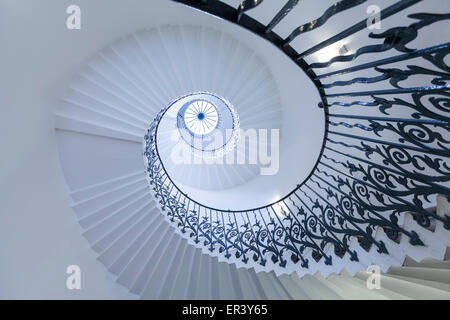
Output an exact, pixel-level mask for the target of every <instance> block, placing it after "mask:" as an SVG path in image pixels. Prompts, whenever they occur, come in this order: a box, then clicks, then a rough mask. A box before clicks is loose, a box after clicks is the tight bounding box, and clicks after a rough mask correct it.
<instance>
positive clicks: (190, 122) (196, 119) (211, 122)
mask: <svg viewBox="0 0 450 320" xmlns="http://www.w3.org/2000/svg"><path fill="white" fill-rule="evenodd" d="M218 123H219V114H218V113H217V109H216V107H215V106H214V105H212V104H211V103H209V102H208V101H205V100H197V101H194V102H192V103H191V104H190V105H188V107H187V108H186V110H185V112H184V124H185V125H186V128H187V129H188V130H189V131H191V132H192V133H193V134H197V135H207V134H210V133H211V132H213V130H214V129H216V127H217V124H218Z"/></svg>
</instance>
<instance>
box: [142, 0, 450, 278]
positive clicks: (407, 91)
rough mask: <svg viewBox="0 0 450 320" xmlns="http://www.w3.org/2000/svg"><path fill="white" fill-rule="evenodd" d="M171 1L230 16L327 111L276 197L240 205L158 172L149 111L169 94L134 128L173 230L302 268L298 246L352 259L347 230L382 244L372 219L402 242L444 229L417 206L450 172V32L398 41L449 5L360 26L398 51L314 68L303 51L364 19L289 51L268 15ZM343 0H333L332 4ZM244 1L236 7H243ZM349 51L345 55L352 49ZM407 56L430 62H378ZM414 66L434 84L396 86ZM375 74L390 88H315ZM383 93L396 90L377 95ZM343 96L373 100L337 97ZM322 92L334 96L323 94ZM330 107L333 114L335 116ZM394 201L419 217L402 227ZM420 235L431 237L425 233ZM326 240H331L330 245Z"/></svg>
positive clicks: (329, 258) (317, 254) (408, 2)
mask: <svg viewBox="0 0 450 320" xmlns="http://www.w3.org/2000/svg"><path fill="white" fill-rule="evenodd" d="M175 1H177V2H181V3H184V4H186V5H189V6H191V7H194V8H197V9H199V10H202V11H205V12H208V13H210V14H213V15H216V16H219V17H221V18H223V19H226V20H228V21H230V22H233V23H236V24H238V25H240V26H242V27H244V28H246V29H248V30H250V31H252V32H254V33H256V34H257V35H259V36H260V37H262V38H264V39H266V40H268V41H270V42H271V43H272V44H274V45H275V46H277V47H278V48H279V49H280V50H282V51H283V52H284V54H286V55H287V56H288V57H290V58H291V60H292V61H293V62H294V63H295V64H297V65H298V66H299V67H301V68H302V69H303V70H304V71H305V72H306V74H307V75H308V76H309V77H310V78H311V79H312V81H313V82H314V84H315V85H316V87H317V89H318V90H319V93H320V95H321V100H322V101H321V102H320V103H319V107H322V108H324V112H325V115H326V123H325V132H326V134H325V138H324V142H323V146H322V151H321V153H320V157H319V159H318V161H317V163H316V165H315V167H314V169H313V171H312V172H311V174H310V175H309V176H308V178H307V179H305V181H303V182H302V184H300V185H298V186H297V187H296V188H295V189H294V190H293V191H292V192H290V193H289V194H287V195H286V196H285V197H283V198H282V199H280V200H278V201H275V202H273V203H270V204H268V205H265V206H261V207H258V208H252V209H249V210H223V209H217V208H213V207H209V206H204V205H202V204H201V203H199V202H197V201H195V200H194V199H192V198H191V197H189V196H188V195H187V194H186V193H184V192H183V191H182V190H180V188H179V187H178V186H177V185H176V184H175V183H174V182H173V181H172V179H171V178H170V177H169V175H168V173H167V171H166V169H165V167H164V164H163V163H162V161H161V159H160V156H159V152H158V146H157V133H158V126H159V122H160V120H161V119H162V117H163V116H164V114H165V113H166V111H167V110H168V109H169V108H170V106H171V105H172V104H170V105H168V106H167V107H166V108H164V109H162V110H161V111H160V112H159V113H158V115H157V116H156V118H155V120H154V121H153V122H152V124H151V126H150V129H149V130H148V132H147V134H146V136H145V144H144V155H145V161H146V167H147V173H148V177H149V183H150V184H151V185H152V186H153V191H154V194H155V197H156V198H157V199H159V203H160V205H161V206H162V209H163V210H165V211H166V212H167V215H168V216H169V217H170V220H171V221H172V222H175V221H176V223H177V226H178V227H179V228H180V230H181V232H182V233H185V234H187V235H188V236H189V237H190V238H192V239H193V240H194V242H195V243H200V241H203V243H202V245H203V246H207V247H208V249H209V250H210V251H215V250H216V249H218V251H219V252H220V253H224V255H225V257H226V258H230V257H231V254H232V252H234V254H235V256H236V258H238V259H239V260H241V261H243V262H244V263H247V262H248V261H249V257H250V256H251V258H252V260H253V261H254V262H255V263H259V264H261V265H263V266H264V265H266V264H267V262H268V261H271V263H273V264H278V265H279V266H281V267H286V265H287V263H291V262H292V263H294V264H296V263H297V262H299V261H301V266H302V268H304V269H307V268H308V266H309V258H308V257H309V254H308V252H310V256H311V257H312V258H313V259H314V260H315V261H320V260H322V259H323V262H324V265H328V266H330V265H332V264H333V259H336V257H339V258H346V259H348V261H358V260H359V255H358V249H357V248H356V247H355V244H354V243H353V244H352V241H353V240H354V239H356V240H357V243H359V245H360V246H361V247H362V248H363V249H364V250H366V251H370V250H371V249H372V248H375V249H376V252H377V253H378V254H389V250H388V246H387V245H386V243H385V241H386V240H381V239H379V238H375V232H376V231H377V230H378V229H382V230H383V231H384V233H385V234H386V236H387V238H388V239H389V240H392V243H391V244H390V246H392V245H397V244H398V243H399V241H400V238H401V237H406V238H407V239H408V241H409V243H410V244H411V245H413V246H423V245H424V244H425V243H424V242H423V241H424V240H423V237H422V236H421V234H422V231H421V229H420V228H425V229H427V230H428V231H431V232H434V227H433V225H436V224H442V226H443V227H444V229H447V230H450V216H448V215H438V214H437V213H435V212H432V211H429V210H426V209H425V208H424V206H425V203H427V202H429V197H430V196H433V195H436V194H443V195H446V196H447V197H450V189H449V188H448V187H447V186H446V184H448V183H449V182H450V167H449V166H448V164H446V163H448V159H450V147H449V144H450V139H449V136H448V133H449V132H450V124H449V122H450V117H449V116H447V115H446V114H448V113H450V107H449V106H450V92H448V91H450V85H448V84H446V81H449V80H450V68H449V67H448V66H447V65H446V64H445V62H444V58H445V56H446V55H447V54H448V53H450V44H449V43H446V44H442V45H439V46H433V47H430V48H425V49H420V50H411V49H406V47H405V45H406V44H408V43H409V42H411V41H413V40H414V39H415V38H416V37H417V36H418V32H419V30H420V29H422V28H425V27H428V26H430V25H432V24H434V23H437V22H439V21H443V20H446V19H450V14H443V15H437V14H428V13H420V14H415V15H410V16H409V17H410V18H413V19H416V20H419V22H416V23H413V24H411V25H409V26H404V27H397V28H391V29H389V30H387V31H384V32H382V33H380V34H377V35H373V34H371V38H373V39H384V40H385V42H384V43H388V44H390V45H389V47H388V48H385V47H382V48H381V47H377V46H374V47H371V52H372V53H376V52H384V51H386V50H390V49H396V50H398V51H401V52H403V53H404V54H402V55H401V56H396V57H392V58H387V59H382V60H377V61H373V62H371V63H365V64H363V65H360V66H353V67H351V68H343V69H342V70H340V71H339V70H338V71H333V72H331V73H327V74H323V75H316V74H315V72H314V69H320V68H321V67H322V64H311V65H308V64H307V63H306V62H305V61H304V60H303V57H305V56H307V55H311V54H314V52H315V51H317V50H319V49H320V48H324V47H327V46H329V45H331V44H333V43H335V42H336V41H337V40H339V39H343V38H345V37H347V36H348V35H351V34H353V33H355V32H358V31H360V30H362V27H363V21H361V22H359V23H357V24H355V25H354V26H351V27H349V28H348V29H346V30H344V31H343V32H341V33H339V34H337V35H335V36H333V37H331V38H330V39H328V40H325V41H322V42H321V43H320V44H318V45H316V46H314V47H313V48H311V49H308V50H306V51H305V52H303V53H301V54H298V53H297V52H296V51H295V50H294V49H293V48H292V47H290V46H289V45H287V44H286V42H285V41H284V40H283V39H282V38H281V37H279V36H278V35H276V34H275V33H274V32H273V31H271V29H272V28H268V27H270V26H264V25H262V24H261V23H259V22H257V21H256V20H254V19H252V18H250V17H249V16H247V15H246V14H244V13H243V11H242V9H243V8H241V7H239V8H237V9H234V8H231V7H230V6H228V5H226V4H224V3H222V2H221V1H217V0H209V1H194V0H175ZM420 1H421V0H401V1H398V2H396V3H394V4H393V5H391V6H390V7H387V8H385V9H383V10H382V11H381V13H380V18H381V19H384V18H387V17H389V16H392V15H394V14H396V13H398V12H401V11H402V10H404V9H406V8H408V7H410V6H412V5H414V4H416V3H418V2H420ZM344 2H345V8H346V7H348V8H350V7H354V6H355V5H357V4H359V3H364V2H365V1H357V0H355V1H347V0H346V1H341V3H344ZM261 3H262V1H259V2H258V5H260V4H261ZM352 3H354V5H353V4H352ZM296 4H297V2H296V1H290V2H289V4H286V5H285V6H284V7H283V9H282V10H281V11H280V12H278V13H277V16H276V19H275V18H274V19H273V20H272V21H274V22H273V23H276V24H278V23H280V21H281V20H282V18H283V17H284V16H285V15H286V14H287V13H288V12H289V11H290V10H291V9H292V7H293V6H295V5H296ZM345 8H344V7H342V11H343V9H345ZM250 9H251V8H250V7H247V8H245V10H246V11H247V10H250ZM283 10H286V12H283ZM337 11H339V10H337ZM337 11H336V12H333V14H337V13H338V12H337ZM237 17H239V18H237ZM323 20H325V19H323ZM325 22H326V21H324V23H325ZM311 32H313V31H311ZM414 34H415V36H412V35H414ZM405 50H406V51H405ZM361 52H362V51H361ZM405 52H406V53H405ZM340 57H341V58H340ZM342 57H344V58H342ZM356 58H357V56H354V57H351V60H354V59H356ZM412 58H421V59H425V60H427V61H428V62H430V63H431V64H433V65H434V67H435V68H436V69H439V71H436V70H430V69H426V68H423V67H418V66H408V69H406V70H402V69H393V68H390V69H381V68H379V66H380V65H383V64H387V63H393V62H399V61H405V60H409V59H412ZM347 60H350V58H345V56H338V57H335V58H332V59H330V61H329V62H328V64H330V63H332V62H333V61H347ZM328 64H327V63H325V64H323V65H328ZM370 68H373V70H375V71H376V72H379V73H382V76H379V77H374V78H365V77H356V78H354V79H353V80H347V81H335V82H333V83H332V84H329V85H323V84H322V83H321V82H320V79H322V78H325V77H327V78H328V77H333V76H339V74H343V73H346V74H347V73H352V72H358V71H360V70H366V69H370ZM417 75H428V76H432V77H434V78H433V79H432V81H431V82H432V84H433V85H429V84H426V85H424V86H422V87H415V88H403V87H400V86H399V82H401V81H404V80H406V79H408V78H409V77H413V76H417ZM382 81H388V82H389V83H390V85H391V86H393V87H394V88H393V89H392V88H389V89H385V90H376V91H373V90H372V91H359V92H355V91H352V92H343V93H338V94H336V93H334V94H327V93H326V92H325V90H326V89H329V88H331V87H333V86H336V85H339V86H340V87H343V88H346V87H349V86H352V85H353V84H356V83H360V84H370V83H373V82H382ZM383 95H396V97H395V98H391V99H387V98H382V97H380V96H383ZM405 95H407V96H406V98H405ZM342 97H364V98H363V99H369V100H370V98H371V99H372V100H371V101H362V100H361V101H355V102H348V101H346V100H345V99H343V98H342ZM407 98H409V100H408V99H407ZM329 99H330V100H331V99H333V100H335V101H333V102H330V103H329V102H328V100H329ZM423 100H427V103H425V102H423ZM411 101H412V102H411ZM394 107H395V108H401V109H402V110H405V112H411V113H410V116H409V118H408V117H407V116H405V117H392V116H389V112H390V110H391V109H392V108H394ZM330 108H333V110H334V109H335V108H340V110H342V111H341V113H331V112H330V111H329V109H330ZM349 108H360V109H361V108H371V110H374V111H377V112H379V113H380V115H379V116H372V115H370V116H369V115H364V116H362V115H358V114H353V113H346V109H349ZM360 109H356V110H360ZM361 110H364V109H361ZM334 118H338V119H339V120H338V121H334ZM331 127H332V129H330V128H331ZM356 130H357V131H356ZM393 137H394V138H395V139H396V140H393V139H394V138H393ZM405 212H409V213H411V214H412V215H413V216H414V218H415V221H416V223H417V226H418V227H419V229H417V228H415V229H412V228H413V227H412V226H411V225H408V226H407V227H406V226H403V224H402V223H401V219H400V218H401V217H402V216H403V215H404V213H405ZM426 245H427V246H428V247H432V246H433V244H431V243H427V244H426ZM330 246H331V247H332V248H334V252H331V251H330V250H329V247H330ZM371 252H374V251H373V250H372V251H371ZM268 256H270V257H269V258H270V259H268Z"/></svg>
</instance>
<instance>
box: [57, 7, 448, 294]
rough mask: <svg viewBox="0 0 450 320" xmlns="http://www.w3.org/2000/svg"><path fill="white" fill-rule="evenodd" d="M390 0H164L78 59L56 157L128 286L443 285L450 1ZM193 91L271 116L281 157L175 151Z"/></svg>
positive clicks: (170, 290)
mask: <svg viewBox="0 0 450 320" xmlns="http://www.w3.org/2000/svg"><path fill="white" fill-rule="evenodd" d="M379 2H380V7H381V10H382V11H381V15H380V19H381V23H382V29H381V30H377V29H368V28H367V24H366V23H367V22H366V20H367V12H366V8H367V6H368V5H369V4H368V2H367V1H364V0H343V1H323V2H321V3H320V4H318V3H316V2H314V1H307V0H304V1H298V0H294V1H292V0H290V1H283V2H280V1H269V0H266V1H262V0H261V1H234V0H229V1H217V0H204V1H200V0H198V1H197V0H176V1H169V0H167V1H166V0H160V1H155V3H154V4H152V5H151V6H150V7H151V8H152V9H153V10H154V12H153V13H152V14H153V15H155V16H157V15H160V16H163V17H166V16H167V17H166V18H167V19H161V21H158V22H157V23H155V24H154V25H151V26H150V27H148V28H146V29H143V28H135V29H133V31H132V32H128V33H120V34H121V35H122V36H121V37H120V39H119V40H116V41H112V42H109V44H108V45H107V46H106V47H104V48H103V49H101V50H98V52H96V53H95V54H93V55H91V57H90V58H89V59H87V60H86V61H85V62H83V63H81V64H80V65H78V66H76V68H75V70H74V72H72V73H71V74H73V75H74V76H73V77H72V78H71V79H70V80H68V81H67V86H66V87H67V90H66V91H65V93H64V94H63V95H62V96H63V98H62V100H61V103H59V105H58V107H57V108H56V111H55V115H56V116H55V123H54V125H55V128H56V130H55V132H56V140H57V150H58V155H59V162H60V165H61V171H62V172H63V175H64V179H65V182H66V184H67V187H68V190H69V195H70V202H71V204H70V205H71V208H72V209H73V211H74V213H75V216H76V219H77V221H78V223H79V226H80V227H81V233H82V235H83V237H84V238H85V239H86V240H87V242H88V243H89V246H90V247H91V250H93V251H94V252H95V254H96V257H97V260H98V261H99V262H100V263H101V264H102V265H103V266H104V268H106V269H107V270H108V272H110V273H111V274H112V275H113V278H114V281H115V282H117V283H118V284H119V285H121V286H123V287H125V288H126V290H127V291H129V292H130V293H131V295H129V296H128V295H125V294H124V295H125V296H126V298H141V299H450V262H449V261H450V250H449V249H448V247H449V246H450V232H449V229H450V203H449V199H448V197H449V194H450V193H449V186H450V185H449V179H450V172H449V171H450V168H449V166H448V159H449V158H450V152H449V149H448V146H449V143H450V140H449V131H450V130H449V117H448V113H449V112H450V110H449V90H450V86H449V85H448V80H449V73H450V69H449V67H448V53H449V48H450V44H449V43H448V42H447V41H446V40H445V39H444V40H443V38H442V36H441V35H439V34H438V33H436V30H439V29H441V30H444V29H445V28H448V27H449V25H450V21H449V20H450V14H443V13H442V12H443V10H442V8H446V9H447V10H446V11H448V9H450V5H449V3H448V2H447V1H446V0H433V1H419V0H402V1H395V2H392V1H379ZM436 8H440V9H439V10H437V9H436ZM172 11H173V12H175V11H176V12H177V13H178V14H179V15H180V16H181V15H182V16H183V17H185V18H184V20H183V19H179V20H171V19H170V17H171V12H172ZM312 17H313V18H317V19H316V20H312V19H311V18H312ZM358 17H359V18H358ZM218 18H220V19H218ZM355 18H356V19H355ZM342 30H344V31H342ZM419 31H420V32H419ZM65 84H66V83H65ZM65 84H64V85H65ZM194 92H212V93H214V94H218V95H220V96H221V97H224V98H226V99H228V100H229V101H230V102H231V104H232V105H233V106H234V108H235V110H236V113H237V114H238V115H239V125H240V128H241V129H243V130H246V129H280V171H279V173H278V174H277V175H273V176H261V175H259V173H260V170H261V165H258V164H232V165H220V164H213V165H204V164H195V163H194V164H187V165H176V164H173V163H171V160H170V152H171V150H172V148H173V145H174V143H175V142H176V141H174V139H173V137H174V134H175V133H176V131H177V129H176V126H175V123H176V112H174V111H173V106H174V104H175V102H176V101H177V99H180V97H183V96H185V95H186V94H190V93H194ZM171 108H172V109H171ZM270 143H274V142H273V141H271V142H270ZM270 143H269V148H270ZM371 265H377V266H379V267H380V268H381V271H382V275H381V288H380V289H375V290H370V289H368V287H367V285H366V281H367V279H368V278H369V277H370V275H371V274H370V273H368V272H366V269H367V268H368V267H369V266H371ZM105 272H107V271H106V270H105Z"/></svg>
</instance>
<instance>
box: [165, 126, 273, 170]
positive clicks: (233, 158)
mask: <svg viewBox="0 0 450 320" xmlns="http://www.w3.org/2000/svg"><path fill="white" fill-rule="evenodd" d="M179 130H183V129H179ZM180 136H189V133H188V132H186V133H182V134H181V135H180V133H179V132H177V131H174V132H173V134H172V136H171V140H172V141H173V142H175V145H174V147H173V148H172V149H171V155H170V156H171V160H172V162H173V163H174V164H175V165H186V164H205V165H212V164H220V165H235V164H238V165H245V164H250V165H259V166H260V174H261V175H275V174H277V173H278V170H279V167H280V131H279V129H247V130H243V129H239V134H238V137H239V138H238V139H237V141H230V140H231V139H230V137H232V136H233V130H231V129H230V130H227V131H226V133H225V134H222V133H221V132H220V131H219V130H217V131H216V132H215V133H214V134H213V135H210V136H208V137H201V138H194V137H193V138H192V139H191V140H190V141H189V142H186V140H184V139H183V138H180ZM228 143H231V144H233V145H232V148H230V149H229V150H226V151H225V152H224V151H223V149H227V144H228ZM234 143H235V145H234Z"/></svg>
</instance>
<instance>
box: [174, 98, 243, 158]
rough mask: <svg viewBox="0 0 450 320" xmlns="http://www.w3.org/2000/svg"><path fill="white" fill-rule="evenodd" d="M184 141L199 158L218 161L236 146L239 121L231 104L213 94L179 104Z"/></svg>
mask: <svg viewBox="0 0 450 320" xmlns="http://www.w3.org/2000/svg"><path fill="white" fill-rule="evenodd" d="M176 103H177V105H179V106H180V107H179V109H178V111H177V127H178V131H179V134H180V138H181V139H182V140H183V141H184V142H185V143H187V144H188V145H189V146H190V148H191V150H192V152H193V153H194V154H195V155H199V156H202V157H203V156H207V157H217V156H221V155H223V154H225V153H227V152H228V151H230V150H232V149H233V148H234V147H235V146H236V142H237V140H238V138H239V118H238V115H237V113H236V111H234V109H233V107H232V105H231V103H230V102H228V101H227V100H225V99H223V98H221V97H219V96H217V95H215V94H212V93H209V92H198V93H192V94H188V95H186V96H184V97H182V98H180V99H179V100H177V102H176Z"/></svg>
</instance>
